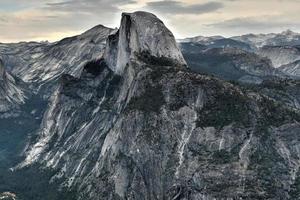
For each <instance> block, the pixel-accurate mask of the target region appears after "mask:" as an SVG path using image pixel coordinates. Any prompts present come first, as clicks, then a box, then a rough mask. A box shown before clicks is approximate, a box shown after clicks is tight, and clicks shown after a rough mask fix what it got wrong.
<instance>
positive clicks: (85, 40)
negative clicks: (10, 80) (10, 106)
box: [0, 25, 114, 87]
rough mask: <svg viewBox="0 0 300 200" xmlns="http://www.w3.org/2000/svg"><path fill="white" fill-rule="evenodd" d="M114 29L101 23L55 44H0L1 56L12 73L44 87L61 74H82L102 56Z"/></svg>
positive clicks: (25, 80)
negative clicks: (83, 69) (90, 63)
mask: <svg viewBox="0 0 300 200" xmlns="http://www.w3.org/2000/svg"><path fill="white" fill-rule="evenodd" d="M113 31H114V30H113V29H110V28H106V27H104V26H102V25H99V26H96V27H94V28H92V29H90V30H88V31H86V32H85V33H83V34H81V35H78V36H74V37H70V38H65V39H63V40H61V41H58V42H55V43H47V42H42V43H37V42H29V43H26V42H23V43H17V44H0V55H1V57H2V60H3V61H4V64H5V65H6V67H7V69H8V70H9V71H11V73H12V74H14V75H15V76H17V77H20V78H21V79H22V80H23V81H24V82H27V83H36V86H37V87H41V85H44V84H47V83H48V82H51V81H53V80H56V79H58V78H59V77H60V76H61V75H62V74H71V75H73V76H79V75H80V72H81V70H82V67H83V65H84V64H85V63H86V62H87V61H89V60H93V59H97V58H99V57H101V55H102V53H103V48H104V46H105V41H106V38H107V36H108V35H109V34H110V33H112V32H113Z"/></svg>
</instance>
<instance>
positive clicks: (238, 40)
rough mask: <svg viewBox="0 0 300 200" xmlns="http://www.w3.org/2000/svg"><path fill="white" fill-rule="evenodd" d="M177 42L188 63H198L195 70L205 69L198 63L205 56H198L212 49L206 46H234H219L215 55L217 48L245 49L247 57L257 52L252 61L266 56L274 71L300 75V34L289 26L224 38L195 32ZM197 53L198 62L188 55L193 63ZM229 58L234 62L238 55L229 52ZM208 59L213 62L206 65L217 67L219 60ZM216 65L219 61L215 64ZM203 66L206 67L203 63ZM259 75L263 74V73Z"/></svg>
mask: <svg viewBox="0 0 300 200" xmlns="http://www.w3.org/2000/svg"><path fill="white" fill-rule="evenodd" d="M178 42H179V44H180V46H181V49H182V51H183V53H184V54H185V56H186V59H187V61H188V63H189V64H190V65H191V66H192V68H194V69H196V67H195V65H198V67H197V69H196V70H197V71H203V72H207V70H206V69H202V68H201V66H199V65H201V62H202V61H204V60H205V59H204V60H201V58H202V55H203V54H206V53H207V52H213V51H207V50H209V49H236V50H219V51H214V52H215V56H216V58H217V57H218V55H219V53H218V52H222V51H227V52H230V51H231V52H234V51H244V52H243V53H244V54H248V55H247V56H248V57H253V56H256V59H253V62H255V61H254V60H257V61H259V60H262V59H265V58H266V59H269V61H270V62H269V63H268V65H270V67H271V68H277V70H275V71H277V72H276V73H275V74H278V73H279V74H280V72H279V71H281V73H282V74H285V75H286V76H290V77H293V78H299V77H300V76H299V71H300V69H299V65H298V64H297V63H298V62H299V60H300V51H299V49H300V48H299V44H300V34H298V33H295V32H292V31H290V30H287V31H284V32H282V33H279V34H275V33H270V34H257V35H255V34H248V35H243V36H236V37H231V38H224V37H222V36H212V37H202V36H198V37H194V38H187V39H183V40H178ZM197 54H198V57H199V60H198V61H197V64H192V63H191V62H190V60H189V57H193V58H194V59H193V63H195V59H197V58H196V57H197ZM217 54H218V55H217ZM254 54H255V55H254ZM200 57H201V58H200ZM204 57H205V55H204ZM206 58H207V57H206ZM228 58H229V59H232V60H231V61H232V62H234V60H237V59H240V58H239V57H234V56H228ZM210 60H211V61H213V64H214V66H210V65H208V66H207V67H208V68H211V69H213V68H215V67H216V64H217V63H216V62H218V59H210ZM220 62H222V63H223V61H222V60H221V61H220ZM222 63H220V64H222ZM253 64H254V63H253ZM206 65H207V64H206ZM250 65H251V64H250ZM254 65H255V64H254ZM217 66H219V65H218V64H217ZM203 67H205V65H204V66H203ZM207 67H206V68H207ZM231 67H233V65H231ZM289 68H290V69H289ZM233 73H235V72H233ZM273 74H274V73H273ZM261 75H262V76H265V75H266V74H264V73H262V74H261Z"/></svg>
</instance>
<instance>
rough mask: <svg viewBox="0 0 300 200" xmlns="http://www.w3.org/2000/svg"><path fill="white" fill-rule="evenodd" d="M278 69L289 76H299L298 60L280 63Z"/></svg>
mask: <svg viewBox="0 0 300 200" xmlns="http://www.w3.org/2000/svg"><path fill="white" fill-rule="evenodd" d="M279 70H280V71H282V72H284V73H285V74H287V75H289V76H295V77H300V60H297V61H295V62H292V63H289V64H286V65H282V66H281V67H280V68H279Z"/></svg>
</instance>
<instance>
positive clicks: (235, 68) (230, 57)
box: [180, 43, 283, 83]
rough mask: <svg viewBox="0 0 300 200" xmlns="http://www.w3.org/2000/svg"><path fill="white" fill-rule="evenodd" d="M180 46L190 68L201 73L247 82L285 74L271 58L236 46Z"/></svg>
mask: <svg viewBox="0 0 300 200" xmlns="http://www.w3.org/2000/svg"><path fill="white" fill-rule="evenodd" d="M180 46H181V48H182V52H183V55H184V57H185V59H186V60H187V63H188V65H189V66H190V68H191V69H192V70H193V71H196V72H199V73H206V74H210V75H214V76H217V77H219V78H221V79H225V80H234V81H240V82H247V83H261V82H262V81H263V80H264V79H266V78H267V77H270V76H279V77H280V76H283V73H282V72H281V71H280V70H276V69H275V68H273V66H272V63H271V61H270V60H269V59H265V58H263V57H261V56H259V55H257V54H255V53H251V52H247V51H243V50H240V49H236V48H213V49H206V48H205V47H202V46H199V45H195V44H193V43H189V44H188V43H184V44H181V45H180Z"/></svg>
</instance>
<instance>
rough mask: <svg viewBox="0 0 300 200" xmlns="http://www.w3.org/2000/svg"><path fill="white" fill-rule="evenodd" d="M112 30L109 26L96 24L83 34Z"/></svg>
mask: <svg viewBox="0 0 300 200" xmlns="http://www.w3.org/2000/svg"><path fill="white" fill-rule="evenodd" d="M112 30H113V29H112V28H108V27H106V26H103V25H101V24H99V25H97V26H94V27H93V28H91V29H89V30H87V31H85V32H84V33H82V34H81V35H95V34H96V33H102V32H109V31H112Z"/></svg>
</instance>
